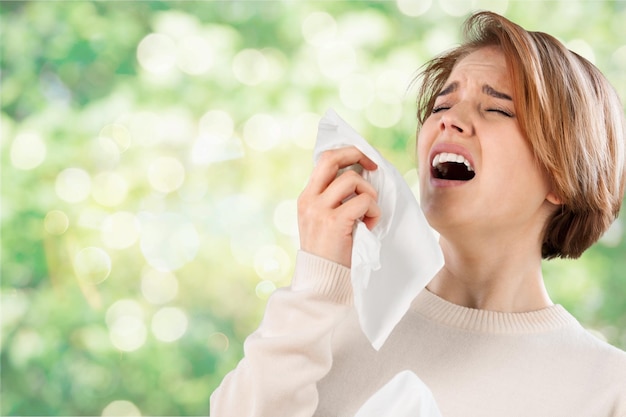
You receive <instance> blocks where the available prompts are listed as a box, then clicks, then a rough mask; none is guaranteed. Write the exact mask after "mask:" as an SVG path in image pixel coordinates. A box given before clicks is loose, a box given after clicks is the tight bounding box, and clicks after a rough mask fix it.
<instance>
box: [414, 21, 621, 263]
mask: <svg viewBox="0 0 626 417" xmlns="http://www.w3.org/2000/svg"><path fill="white" fill-rule="evenodd" d="M464 35H465V42H464V43H463V44H461V45H460V46H458V47H456V48H454V49H452V50H450V51H448V52H446V53H444V54H442V55H440V56H438V57H436V58H434V59H433V60H431V61H430V62H428V63H427V64H426V66H425V67H424V70H423V71H422V72H421V73H420V78H421V81H422V82H421V86H420V89H419V93H418V99H417V103H418V114H417V116H418V121H419V123H420V124H422V123H424V121H425V120H426V118H427V117H428V116H429V115H430V114H431V113H432V109H433V105H434V102H435V98H436V96H437V94H438V93H439V92H440V91H441V89H442V88H443V86H444V83H445V82H446V80H447V79H448V76H449V75H450V73H451V72H452V69H453V67H454V65H455V64H456V63H457V62H458V61H459V60H460V59H462V58H463V57H465V56H466V55H468V54H470V53H471V52H474V51H476V50H477V49H480V48H483V47H486V46H497V47H499V48H500V49H501V50H502V51H503V53H504V55H505V57H506V60H507V65H508V68H509V71H510V75H511V79H512V80H513V95H514V104H515V109H516V114H517V118H518V122H519V125H520V128H521V130H522V133H523V134H524V136H525V137H526V139H527V140H528V141H529V143H530V145H531V147H532V149H533V152H534V154H535V158H536V160H537V162H538V163H539V166H540V167H541V168H542V169H544V170H545V171H546V172H547V173H548V176H549V178H550V180H551V181H552V187H553V192H554V193H555V194H556V195H557V196H558V197H559V199H560V201H561V203H562V204H561V207H560V208H559V209H557V210H556V211H555V213H554V214H553V216H552V217H551V218H550V219H549V220H548V222H547V224H546V226H545V229H544V236H543V242H542V248H541V250H542V257H544V258H547V259H549V258H555V257H563V258H577V257H579V256H580V255H581V254H582V253H583V252H584V251H585V250H586V249H587V248H588V247H589V246H591V245H592V244H593V243H594V242H596V241H597V240H598V239H599V238H600V237H601V236H602V234H604V232H605V231H606V230H607V229H608V228H609V226H610V225H611V223H613V221H614V220H615V219H616V217H617V215H618V213H619V210H620V206H621V203H622V199H623V196H624V181H625V178H626V170H625V166H624V165H625V158H626V156H625V144H624V140H625V126H626V123H625V121H624V113H623V109H622V104H621V102H620V100H619V97H618V95H617V93H616V91H615V90H614V89H613V87H612V86H611V85H610V84H609V82H608V81H607V79H606V78H605V77H604V76H603V75H602V73H601V72H600V71H599V70H598V69H597V68H596V67H595V66H594V65H593V64H591V63H590V62H589V61H587V60H586V59H585V58H583V57H581V56H579V55H577V54H576V53H574V52H572V51H570V50H568V49H567V48H566V47H565V46H564V45H563V44H562V43H561V42H559V41H558V40H557V39H555V38H554V37H552V36H550V35H548V34H546V33H543V32H529V31H526V30H525V29H523V28H522V27H520V26H518V25H516V24H515V23H513V22H511V21H509V20H508V19H506V18H504V17H502V16H499V15H497V14H495V13H491V12H479V13H476V14H474V15H472V16H470V18H469V19H468V20H467V21H466V23H465V30H464Z"/></svg>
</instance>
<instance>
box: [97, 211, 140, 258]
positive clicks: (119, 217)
mask: <svg viewBox="0 0 626 417" xmlns="http://www.w3.org/2000/svg"><path fill="white" fill-rule="evenodd" d="M101 235H102V241H103V242H104V244H105V245H106V246H107V247H109V248H112V249H125V248H128V247H129V246H131V245H133V244H134V243H135V242H136V241H137V239H138V238H139V220H137V218H136V217H135V215H134V214H132V213H129V212H126V211H118V212H117V213H113V214H111V215H109V216H107V217H106V218H105V219H104V222H103V223H102V229H101Z"/></svg>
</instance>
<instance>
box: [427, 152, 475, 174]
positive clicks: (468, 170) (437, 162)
mask: <svg viewBox="0 0 626 417" xmlns="http://www.w3.org/2000/svg"><path fill="white" fill-rule="evenodd" d="M432 174H433V176H434V177H435V178H437V179H441V180H449V181H469V180H471V179H472V178H474V176H475V175H476V173H475V172H474V167H472V165H471V164H470V163H469V161H468V160H467V159H465V157H464V156H463V155H459V154H455V153H447V152H443V153H440V154H437V155H435V157H434V158H433V162H432Z"/></svg>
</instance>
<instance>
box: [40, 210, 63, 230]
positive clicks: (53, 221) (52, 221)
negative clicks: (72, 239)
mask: <svg viewBox="0 0 626 417" xmlns="http://www.w3.org/2000/svg"><path fill="white" fill-rule="evenodd" d="M69 225H70V219H69V218H68V217H67V214H65V212H63V211H61V210H50V211H49V212H48V214H46V217H45V218H44V220H43V226H44V228H45V229H46V232H48V233H50V234H51V235H57V236H60V235H62V234H63V233H65V232H66V231H67V228H68V227H69Z"/></svg>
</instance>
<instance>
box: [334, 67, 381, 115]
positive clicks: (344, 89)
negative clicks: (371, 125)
mask: <svg viewBox="0 0 626 417" xmlns="http://www.w3.org/2000/svg"><path fill="white" fill-rule="evenodd" d="M374 94H375V86H374V83H373V82H372V80H371V79H370V78H369V77H367V76H365V75H359V74H355V75H353V76H351V77H347V78H345V79H344V80H343V81H342V82H341V84H340V86H339V95H340V97H341V101H342V103H343V104H345V105H346V107H348V108H350V109H352V110H361V109H364V108H365V107H367V105H368V104H370V103H371V102H372V100H373V99H374Z"/></svg>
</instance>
